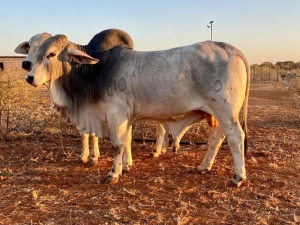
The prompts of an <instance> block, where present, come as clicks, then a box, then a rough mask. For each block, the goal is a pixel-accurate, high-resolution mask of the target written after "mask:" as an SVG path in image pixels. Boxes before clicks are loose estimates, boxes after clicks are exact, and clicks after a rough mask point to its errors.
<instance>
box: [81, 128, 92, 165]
mask: <svg viewBox="0 0 300 225" xmlns="http://www.w3.org/2000/svg"><path fill="white" fill-rule="evenodd" d="M79 133H80V136H81V142H82V143H81V145H82V146H81V155H80V158H79V162H81V163H88V161H89V155H90V150H89V134H86V133H84V132H83V131H79Z"/></svg>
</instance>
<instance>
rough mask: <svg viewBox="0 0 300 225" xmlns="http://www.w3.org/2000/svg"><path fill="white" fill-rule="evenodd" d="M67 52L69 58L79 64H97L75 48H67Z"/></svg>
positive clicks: (96, 60) (93, 59)
mask: <svg viewBox="0 0 300 225" xmlns="http://www.w3.org/2000/svg"><path fill="white" fill-rule="evenodd" d="M67 52H68V54H69V56H70V57H71V58H73V59H74V60H75V61H76V62H78V63H80V64H96V63H97V62H99V60H98V59H95V58H93V57H91V56H89V55H88V54H86V53H84V52H83V51H80V50H78V49H76V48H68V49H67Z"/></svg>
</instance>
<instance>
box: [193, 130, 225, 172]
mask: <svg viewBox="0 0 300 225" xmlns="http://www.w3.org/2000/svg"><path fill="white" fill-rule="evenodd" d="M224 138H225V136H224V134H223V131H222V129H221V128H220V126H218V127H210V129H209V139H208V150H207V152H206V154H205V156H204V159H203V160H202V163H201V165H199V166H198V167H197V170H198V171H199V172H200V173H205V172H207V171H210V170H211V167H212V165H213V163H214V160H215V157H216V155H217V153H218V151H219V149H220V147H221V144H222V142H223V140H224Z"/></svg>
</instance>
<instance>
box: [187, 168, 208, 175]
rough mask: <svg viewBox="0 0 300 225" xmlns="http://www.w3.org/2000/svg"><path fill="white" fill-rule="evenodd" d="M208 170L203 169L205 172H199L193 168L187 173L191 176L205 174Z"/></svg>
mask: <svg viewBox="0 0 300 225" xmlns="http://www.w3.org/2000/svg"><path fill="white" fill-rule="evenodd" d="M208 171H209V170H208V169H205V170H199V169H198V168H197V167H196V168H193V169H191V170H189V173H192V174H205V173H206V172H208Z"/></svg>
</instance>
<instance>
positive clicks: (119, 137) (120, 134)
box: [103, 120, 128, 184]
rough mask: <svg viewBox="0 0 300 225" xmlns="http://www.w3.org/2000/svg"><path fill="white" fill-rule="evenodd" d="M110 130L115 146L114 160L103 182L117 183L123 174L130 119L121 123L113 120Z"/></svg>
mask: <svg viewBox="0 0 300 225" xmlns="http://www.w3.org/2000/svg"><path fill="white" fill-rule="evenodd" d="M112 121H113V120H112ZM109 130H110V138H111V142H112V146H113V153H114V161H113V165H112V169H111V171H110V172H109V173H108V175H107V176H106V177H105V178H104V179H103V183H104V184H115V183H117V182H118V179H119V176H120V175H121V174H122V164H123V153H124V148H125V144H126V137H127V133H128V121H127V120H125V121H123V122H121V123H116V121H113V122H112V123H111V124H109Z"/></svg>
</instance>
